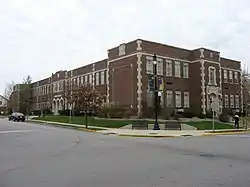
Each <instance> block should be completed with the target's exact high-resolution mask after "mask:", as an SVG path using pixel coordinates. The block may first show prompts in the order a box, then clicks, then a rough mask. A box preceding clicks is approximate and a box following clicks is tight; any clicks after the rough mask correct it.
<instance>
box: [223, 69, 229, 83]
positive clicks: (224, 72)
mask: <svg viewBox="0 0 250 187" xmlns="http://www.w3.org/2000/svg"><path fill="white" fill-rule="evenodd" d="M223 75H224V76H223V77H224V83H228V76H227V70H226V69H224V70H223Z"/></svg>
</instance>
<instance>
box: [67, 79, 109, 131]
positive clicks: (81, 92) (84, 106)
mask: <svg viewBox="0 0 250 187" xmlns="http://www.w3.org/2000/svg"><path fill="white" fill-rule="evenodd" d="M104 99H105V96H104V95H101V94H99V93H98V92H97V90H95V89H94V88H93V86H92V85H90V84H86V85H80V86H78V87H74V88H73V89H72V92H71V99H70V102H71V103H74V104H75V108H76V109H77V110H79V111H81V112H83V113H84V114H85V117H86V128H88V115H89V114H90V113H95V112H98V111H99V110H101V109H102V107H103V104H104V103H103V102H104Z"/></svg>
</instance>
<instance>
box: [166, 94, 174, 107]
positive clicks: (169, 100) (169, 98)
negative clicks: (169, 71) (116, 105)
mask: <svg viewBox="0 0 250 187" xmlns="http://www.w3.org/2000/svg"><path fill="white" fill-rule="evenodd" d="M166 102H167V103H166V105H167V107H173V91H172V90H167V91H166Z"/></svg>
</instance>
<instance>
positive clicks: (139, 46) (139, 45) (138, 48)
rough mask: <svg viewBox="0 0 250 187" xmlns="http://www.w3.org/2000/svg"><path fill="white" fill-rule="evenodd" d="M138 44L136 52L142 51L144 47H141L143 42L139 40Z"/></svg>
mask: <svg viewBox="0 0 250 187" xmlns="http://www.w3.org/2000/svg"><path fill="white" fill-rule="evenodd" d="M136 43H137V48H136V50H137V51H141V50H142V47H141V44H142V41H141V40H137V41H136Z"/></svg>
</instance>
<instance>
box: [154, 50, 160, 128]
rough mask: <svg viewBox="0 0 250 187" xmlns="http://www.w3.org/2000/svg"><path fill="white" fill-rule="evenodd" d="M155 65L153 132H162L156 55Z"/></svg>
mask: <svg viewBox="0 0 250 187" xmlns="http://www.w3.org/2000/svg"><path fill="white" fill-rule="evenodd" d="M153 64H154V81H155V83H154V97H155V102H154V103H155V123H154V128H153V130H160V127H159V124H158V119H157V118H158V97H159V96H158V94H159V93H158V87H157V86H158V77H157V58H156V55H155V54H154V56H153Z"/></svg>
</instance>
